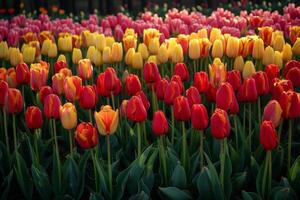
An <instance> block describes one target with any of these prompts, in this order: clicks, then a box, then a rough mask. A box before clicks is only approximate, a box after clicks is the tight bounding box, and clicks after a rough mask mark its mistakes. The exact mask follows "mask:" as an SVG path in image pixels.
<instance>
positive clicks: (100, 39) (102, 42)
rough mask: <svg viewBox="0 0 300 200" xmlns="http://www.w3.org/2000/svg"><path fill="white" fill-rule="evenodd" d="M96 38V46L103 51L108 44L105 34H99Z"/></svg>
mask: <svg viewBox="0 0 300 200" xmlns="http://www.w3.org/2000/svg"><path fill="white" fill-rule="evenodd" d="M95 40H96V48H97V49H98V50H100V51H103V50H104V47H105V46H106V39H105V35H104V34H97V35H96V38H95Z"/></svg>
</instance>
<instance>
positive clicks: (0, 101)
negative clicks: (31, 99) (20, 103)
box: [0, 80, 8, 108]
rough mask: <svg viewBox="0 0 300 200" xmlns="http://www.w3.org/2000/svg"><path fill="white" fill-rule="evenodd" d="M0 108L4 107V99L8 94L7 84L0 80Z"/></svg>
mask: <svg viewBox="0 0 300 200" xmlns="http://www.w3.org/2000/svg"><path fill="white" fill-rule="evenodd" d="M0 91H1V92H0V108H2V107H3V106H4V105H5V99H6V97H7V93H8V84H7V82H6V81H3V80H0Z"/></svg>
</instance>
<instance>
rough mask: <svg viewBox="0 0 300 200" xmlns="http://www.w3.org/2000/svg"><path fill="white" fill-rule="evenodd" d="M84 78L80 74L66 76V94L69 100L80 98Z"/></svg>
mask: <svg viewBox="0 0 300 200" xmlns="http://www.w3.org/2000/svg"><path fill="white" fill-rule="evenodd" d="M81 87H82V80H81V78H80V77H78V76H71V77H66V78H65V80H64V94H65V96H66V98H67V100H68V101H70V102H74V101H75V100H77V99H78V98H79V94H80V90H81Z"/></svg>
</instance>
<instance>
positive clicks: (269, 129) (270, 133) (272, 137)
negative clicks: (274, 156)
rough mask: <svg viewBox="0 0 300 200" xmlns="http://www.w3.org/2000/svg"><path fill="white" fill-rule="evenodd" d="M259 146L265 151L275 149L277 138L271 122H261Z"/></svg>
mask: <svg viewBox="0 0 300 200" xmlns="http://www.w3.org/2000/svg"><path fill="white" fill-rule="evenodd" d="M259 138H260V144H261V145H262V146H263V148H264V149H265V150H266V151H269V150H273V149H276V148H277V146H278V138H277V133H276V130H275V128H274V126H273V124H272V122H271V121H263V123H262V124H261V125H260V135H259Z"/></svg>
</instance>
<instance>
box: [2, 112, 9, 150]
mask: <svg viewBox="0 0 300 200" xmlns="http://www.w3.org/2000/svg"><path fill="white" fill-rule="evenodd" d="M2 110H3V120H4V134H5V143H6V149H7V153H9V139H8V133H7V119H6V111H5V108H4V107H3V109H2Z"/></svg>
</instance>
